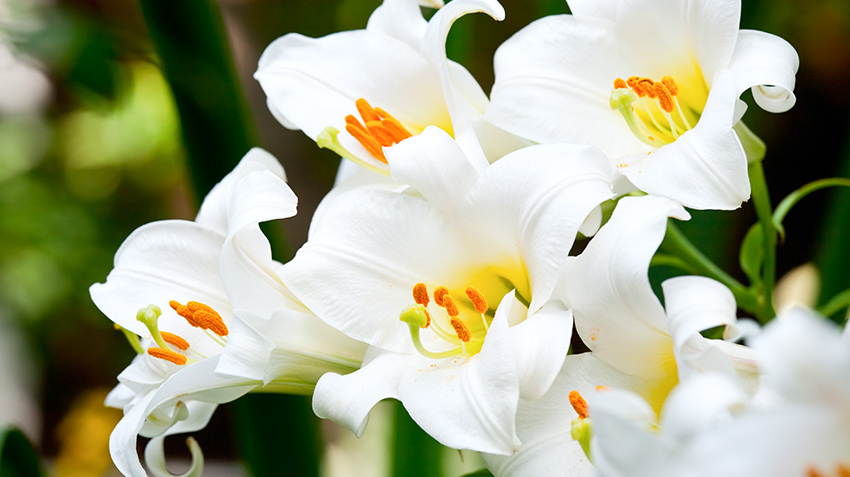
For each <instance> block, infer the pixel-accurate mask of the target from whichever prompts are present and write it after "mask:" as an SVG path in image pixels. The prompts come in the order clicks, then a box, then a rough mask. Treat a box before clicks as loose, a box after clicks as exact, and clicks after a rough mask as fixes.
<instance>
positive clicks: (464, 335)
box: [449, 316, 472, 343]
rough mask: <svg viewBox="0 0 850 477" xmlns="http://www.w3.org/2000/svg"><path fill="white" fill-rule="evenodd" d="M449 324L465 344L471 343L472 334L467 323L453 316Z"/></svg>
mask: <svg viewBox="0 0 850 477" xmlns="http://www.w3.org/2000/svg"><path fill="white" fill-rule="evenodd" d="M449 323H450V324H451V325H452V328H454V329H455V333H457V337H458V338H460V340H461V341H463V342H464V343H469V340H471V339H472V333H470V332H469V328H467V327H466V323H464V322H463V320H461V319H460V318H458V317H456V316H453V317H452V319H451V321H449Z"/></svg>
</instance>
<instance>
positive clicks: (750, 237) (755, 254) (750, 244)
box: [739, 223, 764, 287]
mask: <svg viewBox="0 0 850 477" xmlns="http://www.w3.org/2000/svg"><path fill="white" fill-rule="evenodd" d="M739 262H740V264H741V270H743V271H744V273H746V274H747V278H749V279H750V283H751V284H752V285H753V286H756V287H758V286H760V285H761V265H762V263H763V262H764V229H763V228H762V227H761V223H756V224H755V225H753V226H752V227H750V230H748V231H747V235H745V236H744V242H743V243H742V244H741V254H740V257H739Z"/></svg>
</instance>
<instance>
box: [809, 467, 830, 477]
mask: <svg viewBox="0 0 850 477" xmlns="http://www.w3.org/2000/svg"><path fill="white" fill-rule="evenodd" d="M806 477H826V476H824V475H823V474H822V473H821V472H820V471H819V470H818V469H817V467H815V466H809V468H807V469H806Z"/></svg>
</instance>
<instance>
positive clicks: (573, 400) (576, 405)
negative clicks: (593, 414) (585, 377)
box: [570, 390, 590, 419]
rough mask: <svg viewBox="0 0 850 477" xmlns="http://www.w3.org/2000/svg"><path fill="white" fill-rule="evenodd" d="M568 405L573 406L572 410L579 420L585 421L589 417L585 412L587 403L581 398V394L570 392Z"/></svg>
mask: <svg viewBox="0 0 850 477" xmlns="http://www.w3.org/2000/svg"><path fill="white" fill-rule="evenodd" d="M570 404H571V405H572V406H573V409H575V411H576V414H578V418H579V419H587V417H588V416H589V415H590V413H588V411H587V401H585V400H584V398H583V397H581V394H579V393H578V391H576V390H572V391H570Z"/></svg>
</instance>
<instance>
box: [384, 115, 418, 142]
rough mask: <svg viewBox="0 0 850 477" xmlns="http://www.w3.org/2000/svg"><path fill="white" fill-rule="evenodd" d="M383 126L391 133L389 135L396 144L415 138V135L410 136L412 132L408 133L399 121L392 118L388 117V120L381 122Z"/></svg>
mask: <svg viewBox="0 0 850 477" xmlns="http://www.w3.org/2000/svg"><path fill="white" fill-rule="evenodd" d="M379 111H380V110H379ZM381 125H383V126H384V128H385V129H386V130H387V131H389V133H390V134H391V135H392V137H393V141H394V142H395V143H396V144H398V143H400V142H401V141H404V140H405V139H407V138H409V137H412V136H413V134H410V131H408V130H407V129H406V128H405V127H404V126H402V125H401V123H400V122H398V119H396V118H394V117H392V116H389V115H388V117H387V118H385V119H384V120H383V121H381Z"/></svg>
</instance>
